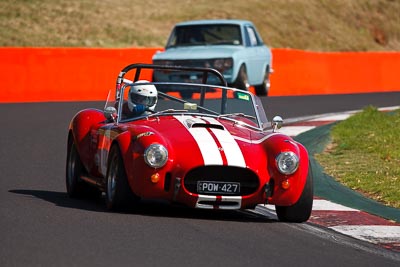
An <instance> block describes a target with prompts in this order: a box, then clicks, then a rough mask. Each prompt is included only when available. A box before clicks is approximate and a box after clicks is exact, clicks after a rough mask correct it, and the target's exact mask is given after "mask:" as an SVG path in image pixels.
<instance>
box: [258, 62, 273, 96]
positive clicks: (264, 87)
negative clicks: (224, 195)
mask: <svg viewBox="0 0 400 267" xmlns="http://www.w3.org/2000/svg"><path fill="white" fill-rule="evenodd" d="M269 76H270V72H269V67H267V69H266V70H265V74H264V79H263V83H262V84H260V85H256V86H254V88H255V89H256V94H257V95H259V96H267V95H268V92H269V88H270V77H269Z"/></svg>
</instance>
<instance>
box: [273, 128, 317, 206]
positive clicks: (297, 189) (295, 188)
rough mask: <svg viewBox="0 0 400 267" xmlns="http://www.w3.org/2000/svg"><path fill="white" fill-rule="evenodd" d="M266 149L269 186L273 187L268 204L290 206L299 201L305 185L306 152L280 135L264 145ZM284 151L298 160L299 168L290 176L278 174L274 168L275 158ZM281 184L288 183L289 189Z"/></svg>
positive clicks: (301, 146) (302, 147)
mask: <svg viewBox="0 0 400 267" xmlns="http://www.w3.org/2000/svg"><path fill="white" fill-rule="evenodd" d="M266 149H267V151H268V152H267V153H268V166H269V167H268V172H269V174H270V177H271V178H270V185H271V186H273V193H272V195H271V196H270V197H269V199H268V202H269V203H270V204H275V205H279V206H291V205H293V204H295V203H296V202H297V201H298V200H299V198H300V196H301V193H302V192H303V189H304V186H305V184H306V180H307V174H308V168H309V164H308V162H309V158H308V152H307V150H306V148H305V147H304V146H303V145H302V144H300V143H298V142H296V141H294V140H293V139H292V138H290V137H288V136H285V135H282V134H277V135H274V136H273V137H272V138H270V139H269V140H268V141H267V143H266ZM285 151H292V152H294V153H295V154H296V155H297V156H298V158H299V167H298V169H297V170H296V172H294V173H293V174H291V175H284V174H282V173H280V172H279V171H278V168H277V166H276V157H277V156H278V155H279V154H280V153H281V152H285ZM282 183H288V184H289V187H288V188H284V186H283V184H282Z"/></svg>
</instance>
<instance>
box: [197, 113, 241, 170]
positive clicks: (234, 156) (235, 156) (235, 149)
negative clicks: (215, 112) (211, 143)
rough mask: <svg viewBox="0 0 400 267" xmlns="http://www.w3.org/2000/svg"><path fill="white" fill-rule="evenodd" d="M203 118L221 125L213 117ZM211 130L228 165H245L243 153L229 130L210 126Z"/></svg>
mask: <svg viewBox="0 0 400 267" xmlns="http://www.w3.org/2000/svg"><path fill="white" fill-rule="evenodd" d="M204 120H207V121H208V122H210V123H212V124H218V125H222V124H221V123H220V122H219V121H217V120H216V119H214V118H204ZM211 131H212V132H213V133H214V134H215V136H216V137H217V139H218V141H219V142H220V143H221V146H222V149H223V150H224V152H225V156H226V159H227V161H228V165H230V166H238V167H246V161H245V160H244V157H243V153H242V151H241V150H240V147H239V145H238V143H237V142H236V140H235V139H234V138H233V136H232V135H231V134H230V132H229V131H227V130H224V131H221V130H218V129H214V128H212V129H211Z"/></svg>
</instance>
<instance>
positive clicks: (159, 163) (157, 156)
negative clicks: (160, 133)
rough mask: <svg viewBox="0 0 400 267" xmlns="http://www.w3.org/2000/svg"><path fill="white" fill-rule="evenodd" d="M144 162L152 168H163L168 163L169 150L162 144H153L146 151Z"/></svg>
mask: <svg viewBox="0 0 400 267" xmlns="http://www.w3.org/2000/svg"><path fill="white" fill-rule="evenodd" d="M144 161H145V162H146V164H147V165H149V166H150V167H152V168H161V167H163V166H164V165H165V164H166V163H167V161H168V150H167V149H166V148H165V146H163V145H160V144H151V145H150V146H149V147H148V148H146V150H145V151H144Z"/></svg>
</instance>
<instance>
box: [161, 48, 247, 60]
mask: <svg viewBox="0 0 400 267" xmlns="http://www.w3.org/2000/svg"><path fill="white" fill-rule="evenodd" d="M242 49H244V48H243V47H242V46H230V45H218V46H210V45H207V46H187V47H179V48H168V49H167V50H165V51H164V52H157V53H156V54H155V55H154V56H153V60H184V59H210V58H228V57H232V54H234V53H235V52H237V51H240V50H242Z"/></svg>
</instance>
